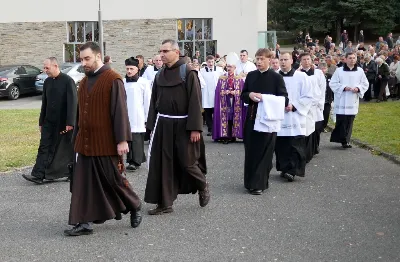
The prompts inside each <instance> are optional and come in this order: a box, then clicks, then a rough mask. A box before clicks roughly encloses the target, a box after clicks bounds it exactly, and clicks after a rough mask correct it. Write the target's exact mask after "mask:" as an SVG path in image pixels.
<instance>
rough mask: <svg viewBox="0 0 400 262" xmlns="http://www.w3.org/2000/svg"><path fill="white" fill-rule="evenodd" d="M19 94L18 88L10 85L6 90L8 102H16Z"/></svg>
mask: <svg viewBox="0 0 400 262" xmlns="http://www.w3.org/2000/svg"><path fill="white" fill-rule="evenodd" d="M19 95H20V93H19V88H18V86H15V85H12V86H10V87H9V89H8V99H10V100H16V99H18V97H19Z"/></svg>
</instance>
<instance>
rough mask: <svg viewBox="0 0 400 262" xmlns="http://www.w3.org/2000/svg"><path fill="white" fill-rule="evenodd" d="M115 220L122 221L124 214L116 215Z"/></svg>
mask: <svg viewBox="0 0 400 262" xmlns="http://www.w3.org/2000/svg"><path fill="white" fill-rule="evenodd" d="M114 219H115V220H121V219H122V214H121V213H119V212H118V213H116V214H115V218H114Z"/></svg>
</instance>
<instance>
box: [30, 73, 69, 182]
mask: <svg viewBox="0 0 400 262" xmlns="http://www.w3.org/2000/svg"><path fill="white" fill-rule="evenodd" d="M76 112H77V94H76V85H75V82H74V80H73V79H72V78H71V77H70V76H68V75H66V74H64V73H60V74H59V75H58V76H57V77H55V78H52V77H48V78H47V79H46V80H45V81H44V85H43V95H42V108H41V111H40V118H39V126H41V127H42V132H41V137H40V145H39V149H38V154H37V157H36V163H35V165H34V167H33V169H32V173H31V175H32V176H34V177H37V178H41V179H49V180H52V179H58V178H63V177H67V176H68V175H69V170H68V164H69V163H71V162H73V145H72V143H71V138H72V131H70V132H67V133H63V134H60V133H61V132H62V131H64V130H65V128H66V126H74V124H75V118H76Z"/></svg>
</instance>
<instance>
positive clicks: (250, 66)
mask: <svg viewBox="0 0 400 262" xmlns="http://www.w3.org/2000/svg"><path fill="white" fill-rule="evenodd" d="M256 69H257V67H256V65H255V64H254V63H252V62H250V61H247V62H246V63H242V62H241V61H239V62H238V63H237V65H236V70H235V74H236V75H240V74H241V73H245V74H247V73H249V72H251V71H254V70H256Z"/></svg>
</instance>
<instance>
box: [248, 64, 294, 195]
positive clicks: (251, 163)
mask: <svg viewBox="0 0 400 262" xmlns="http://www.w3.org/2000/svg"><path fill="white" fill-rule="evenodd" d="M251 92H254V93H261V94H270V95H276V96H284V97H285V98H286V101H285V106H287V105H288V102H289V99H288V93H287V90H286V86H285V82H284V81H283V78H282V76H281V75H280V74H278V73H276V72H274V71H273V70H272V69H269V70H267V71H265V72H263V73H261V72H260V71H258V70H257V71H252V72H249V74H248V75H247V77H246V80H245V82H244V87H243V91H242V94H241V98H242V100H243V101H244V103H246V104H248V105H249V106H248V110H247V116H246V122H245V125H244V138H243V142H244V148H245V160H244V187H245V188H247V189H249V190H250V189H253V190H265V189H267V188H268V179H269V173H270V172H271V169H272V157H273V154H274V149H275V141H276V132H274V133H263V132H257V131H254V123H255V118H256V115H257V108H258V103H256V102H254V101H253V100H251V99H250V97H249V95H250V93H251Z"/></svg>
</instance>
